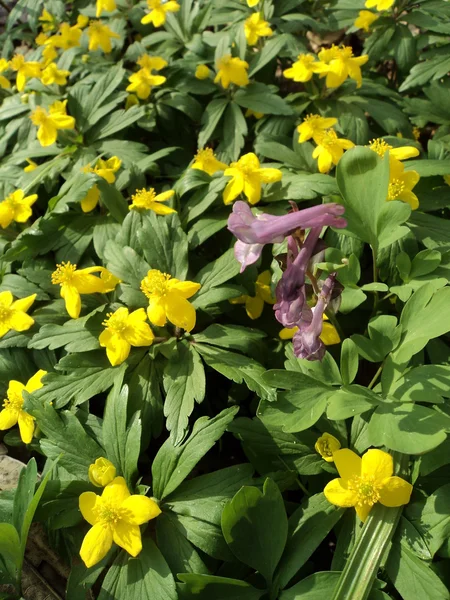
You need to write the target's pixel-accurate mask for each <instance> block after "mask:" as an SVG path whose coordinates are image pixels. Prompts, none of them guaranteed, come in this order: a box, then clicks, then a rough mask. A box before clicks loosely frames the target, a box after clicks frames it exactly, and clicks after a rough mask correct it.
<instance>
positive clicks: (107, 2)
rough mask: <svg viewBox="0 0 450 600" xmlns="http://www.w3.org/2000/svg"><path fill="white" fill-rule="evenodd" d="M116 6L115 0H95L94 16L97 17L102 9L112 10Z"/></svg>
mask: <svg viewBox="0 0 450 600" xmlns="http://www.w3.org/2000/svg"><path fill="white" fill-rule="evenodd" d="M116 8H117V7H116V0H97V3H96V13H95V16H96V17H97V19H98V18H99V17H100V16H101V14H102V12H103V11H104V10H106V12H112V11H113V10H116Z"/></svg>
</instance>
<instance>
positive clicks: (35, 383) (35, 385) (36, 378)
mask: <svg viewBox="0 0 450 600" xmlns="http://www.w3.org/2000/svg"><path fill="white" fill-rule="evenodd" d="M44 375H47V371H44V370H43V369H39V371H38V372H37V373H35V374H34V375H33V377H31V378H30V379H29V380H28V382H27V385H26V386H25V390H26V391H27V392H28V393H29V394H31V392H34V391H35V390H39V389H41V387H42V386H43V385H44V384H43V383H42V378H43V377H44Z"/></svg>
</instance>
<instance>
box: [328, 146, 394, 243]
mask: <svg viewBox="0 0 450 600" xmlns="http://www.w3.org/2000/svg"><path fill="white" fill-rule="evenodd" d="M336 179H337V184H338V186H339V190H340V192H341V194H342V196H343V198H344V206H345V218H346V220H347V223H348V225H347V229H346V230H345V231H348V232H349V233H351V234H353V235H355V236H357V237H359V238H360V239H361V240H364V241H365V242H368V243H369V244H370V245H371V246H372V247H374V248H377V246H378V231H377V227H378V215H379V214H380V211H381V210H382V208H383V207H384V206H386V198H387V190H388V183H389V160H388V156H385V158H384V160H383V159H381V158H380V157H379V156H378V155H377V154H376V153H375V152H374V151H373V150H370V149H369V148H363V147H359V146H358V147H356V148H352V149H351V150H349V151H348V152H346V153H345V154H344V156H343V157H342V159H341V160H340V161H339V164H338V167H337V173H336ZM369 197H370V199H371V201H370V203H364V202H361V198H369Z"/></svg>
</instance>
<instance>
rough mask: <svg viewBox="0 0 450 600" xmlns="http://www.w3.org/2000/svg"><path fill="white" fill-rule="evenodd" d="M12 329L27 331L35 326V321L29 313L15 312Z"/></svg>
mask: <svg viewBox="0 0 450 600" xmlns="http://www.w3.org/2000/svg"><path fill="white" fill-rule="evenodd" d="M10 325H11V329H14V330H15V331H27V329H30V327H32V326H33V325H34V319H33V318H32V317H30V316H29V315H27V313H24V312H20V311H14V312H13V314H12V316H11V320H10Z"/></svg>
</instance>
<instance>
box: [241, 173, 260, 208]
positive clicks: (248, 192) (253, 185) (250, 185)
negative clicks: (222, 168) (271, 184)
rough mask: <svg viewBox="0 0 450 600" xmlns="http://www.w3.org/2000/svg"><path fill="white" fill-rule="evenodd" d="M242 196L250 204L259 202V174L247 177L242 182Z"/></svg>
mask: <svg viewBox="0 0 450 600" xmlns="http://www.w3.org/2000/svg"><path fill="white" fill-rule="evenodd" d="M244 194H245V196H246V197H247V199H248V201H249V202H250V204H258V202H259V201H260V200H261V178H260V176H259V174H256V173H255V174H252V175H247V177H246V178H245V180H244Z"/></svg>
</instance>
